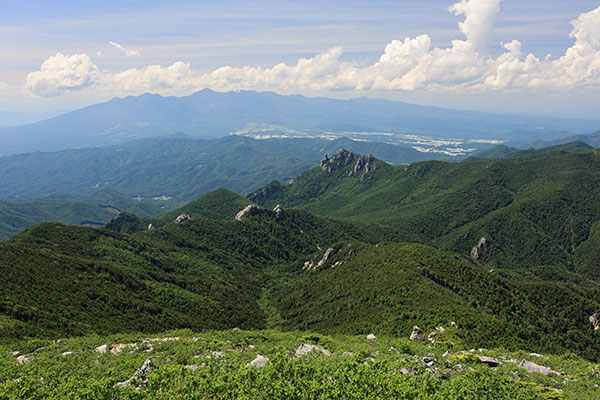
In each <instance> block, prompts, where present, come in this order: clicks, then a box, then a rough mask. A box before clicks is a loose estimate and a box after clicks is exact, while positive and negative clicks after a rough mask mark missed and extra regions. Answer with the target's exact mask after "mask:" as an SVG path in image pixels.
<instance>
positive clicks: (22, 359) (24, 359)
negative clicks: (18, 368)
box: [17, 356, 33, 365]
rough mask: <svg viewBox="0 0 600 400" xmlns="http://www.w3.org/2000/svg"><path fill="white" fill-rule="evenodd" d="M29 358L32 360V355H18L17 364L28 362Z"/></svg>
mask: <svg viewBox="0 0 600 400" xmlns="http://www.w3.org/2000/svg"><path fill="white" fill-rule="evenodd" d="M31 360H33V356H19V357H17V364H19V365H23V364H29V362H30V361H31Z"/></svg>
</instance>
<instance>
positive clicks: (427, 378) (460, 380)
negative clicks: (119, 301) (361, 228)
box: [0, 327, 600, 400]
mask: <svg viewBox="0 0 600 400" xmlns="http://www.w3.org/2000/svg"><path fill="white" fill-rule="evenodd" d="M435 338H436V343H435V344H431V343H430V342H429V341H427V339H426V340H425V341H424V342H419V341H409V340H408V339H406V338H388V337H378V338H377V339H371V340H369V339H367V337H366V336H365V335H361V336H323V335H320V334H307V333H305V332H286V333H282V332H277V331H272V330H269V331H242V330H237V329H234V330H227V331H206V332H202V333H193V332H192V331H189V330H183V331H174V332H168V333H165V334H162V335H155V336H152V337H148V336H145V335H141V334H131V335H113V336H85V337H78V338H69V339H61V340H54V341H53V340H39V339H36V340H29V341H18V342H10V343H5V344H2V345H0V399H32V398H35V399H38V398H51V399H172V398H178V399H212V398H224V399H233V398H236V399H315V398H321V399H365V398H368V399H389V398H397V399H420V400H426V399H478V400H483V399H579V400H582V399H598V398H600V389H599V388H598V382H600V367H599V366H598V365H597V364H593V363H590V362H588V361H584V360H583V359H581V358H579V357H577V356H574V355H571V354H565V355H562V356H545V355H535V354H529V353H525V352H517V353H514V352H512V353H511V352H506V351H503V350H499V349H498V350H486V349H464V348H462V346H460V345H459V344H457V343H456V342H455V338H456V336H454V330H453V328H452V327H446V329H445V331H444V332H443V333H442V332H438V334H437V335H435ZM303 343H306V344H311V345H316V346H318V347H317V348H314V349H312V351H310V352H308V353H307V354H305V355H301V356H298V355H297V354H296V350H297V349H298V348H299V347H300V346H301V345H302V344H303ZM102 345H107V347H106V348H105V349H106V352H104V353H101V352H99V351H97V350H96V349H97V348H98V347H99V346H102ZM119 345H121V346H119ZM305 348H306V346H305ZM323 350H326V351H325V352H324V351H323ZM17 352H18V353H17ZM325 353H329V355H328V354H325ZM259 355H262V356H266V357H268V361H267V363H266V365H265V366H263V367H262V368H255V367H253V366H250V365H248V364H249V363H250V362H252V361H253V360H255V359H256V358H257V356H259ZM20 356H25V357H27V356H33V358H32V359H30V360H29V361H28V362H26V363H23V364H19V363H18V360H22V358H21V359H19V358H18V357H20ZM483 356H490V357H495V358H496V359H497V360H498V361H500V365H499V366H497V367H490V366H488V365H487V364H485V363H483V362H482V359H481V357H483ZM147 359H150V360H151V361H152V363H153V364H154V366H155V367H154V368H152V369H151V371H150V373H149V374H148V375H147V376H143V374H142V375H139V376H138V378H136V379H133V380H131V381H130V382H129V383H130V385H129V386H125V387H123V386H115V385H116V384H117V383H118V382H124V381H127V380H128V379H129V378H131V377H132V375H134V373H135V372H136V371H137V370H138V368H140V367H141V366H142V365H143V364H144V362H145V361H146V360H147ZM432 360H433V361H432ZM522 360H529V361H532V362H534V363H537V364H539V365H543V366H545V367H549V368H551V369H552V370H553V371H554V372H553V373H550V374H549V376H545V375H542V374H540V373H535V372H528V371H526V370H525V369H523V368H519V363H520V362H521V361H522Z"/></svg>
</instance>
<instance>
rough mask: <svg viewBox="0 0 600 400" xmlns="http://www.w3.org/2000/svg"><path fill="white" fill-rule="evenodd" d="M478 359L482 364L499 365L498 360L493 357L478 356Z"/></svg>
mask: <svg viewBox="0 0 600 400" xmlns="http://www.w3.org/2000/svg"><path fill="white" fill-rule="evenodd" d="M479 361H481V362H482V363H484V364H487V365H489V366H490V367H497V366H499V365H500V360H498V359H497V358H494V357H486V356H480V357H479Z"/></svg>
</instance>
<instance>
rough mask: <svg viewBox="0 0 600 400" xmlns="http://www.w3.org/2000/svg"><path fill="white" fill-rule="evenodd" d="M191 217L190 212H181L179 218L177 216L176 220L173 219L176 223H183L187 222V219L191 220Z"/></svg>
mask: <svg viewBox="0 0 600 400" xmlns="http://www.w3.org/2000/svg"><path fill="white" fill-rule="evenodd" d="M190 218H191V217H190V215H189V214H181V215H180V216H178V217H177V218H175V221H173V223H175V224H181V223H182V222H185V221H187V220H189V219H190ZM148 229H150V227H148Z"/></svg>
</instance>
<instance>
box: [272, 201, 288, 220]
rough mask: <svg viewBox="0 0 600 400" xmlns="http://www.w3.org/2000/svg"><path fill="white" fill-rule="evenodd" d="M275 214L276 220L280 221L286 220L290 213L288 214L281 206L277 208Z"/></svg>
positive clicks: (274, 210)
mask: <svg viewBox="0 0 600 400" xmlns="http://www.w3.org/2000/svg"><path fill="white" fill-rule="evenodd" d="M273 212H274V213H275V218H277V219H278V220H284V219H286V218H287V217H288V213H286V212H285V211H284V210H283V208H282V207H281V206H280V205H279V204H277V205H276V206H275V208H274V209H273Z"/></svg>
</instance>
